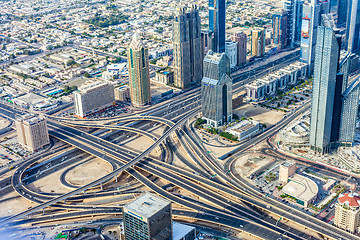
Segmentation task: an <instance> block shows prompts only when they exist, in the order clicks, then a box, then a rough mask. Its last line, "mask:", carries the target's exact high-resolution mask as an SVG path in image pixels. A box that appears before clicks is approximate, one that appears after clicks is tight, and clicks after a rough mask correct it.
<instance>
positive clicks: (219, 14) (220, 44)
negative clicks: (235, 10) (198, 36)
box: [209, 0, 226, 53]
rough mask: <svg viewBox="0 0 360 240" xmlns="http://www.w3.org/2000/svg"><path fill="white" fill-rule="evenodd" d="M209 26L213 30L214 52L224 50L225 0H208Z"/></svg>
mask: <svg viewBox="0 0 360 240" xmlns="http://www.w3.org/2000/svg"><path fill="white" fill-rule="evenodd" d="M209 28H210V30H212V31H213V32H214V44H213V51H214V52H219V53H222V52H225V38H226V1H225V0H209Z"/></svg>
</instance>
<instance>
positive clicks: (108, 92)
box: [74, 80, 115, 118]
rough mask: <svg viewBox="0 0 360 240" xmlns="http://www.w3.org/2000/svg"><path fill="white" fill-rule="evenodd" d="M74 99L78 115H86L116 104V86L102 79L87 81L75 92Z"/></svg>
mask: <svg viewBox="0 0 360 240" xmlns="http://www.w3.org/2000/svg"><path fill="white" fill-rule="evenodd" d="M74 101H75V113H76V115H77V116H79V117H82V118H83V117H86V116H88V115H89V114H91V113H93V112H96V111H99V110H102V109H104V108H105V107H107V106H110V105H113V104H114V101H115V97H114V86H113V85H112V84H111V83H109V82H105V81H100V80H90V81H87V82H86V83H84V84H82V85H81V86H80V87H79V88H78V90H77V91H76V92H74Z"/></svg>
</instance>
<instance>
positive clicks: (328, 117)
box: [310, 26, 340, 154]
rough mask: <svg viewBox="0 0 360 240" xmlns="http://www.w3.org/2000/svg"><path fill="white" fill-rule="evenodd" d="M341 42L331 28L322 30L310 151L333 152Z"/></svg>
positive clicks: (318, 47)
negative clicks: (334, 115) (331, 144)
mask: <svg viewBox="0 0 360 240" xmlns="http://www.w3.org/2000/svg"><path fill="white" fill-rule="evenodd" d="M339 51H340V46H339V39H338V38H337V37H336V36H335V34H334V31H333V29H332V28H330V27H326V26H319V27H318V29H317V44H316V52H315V67H314V81H313V96H312V103H311V118H310V148H311V149H312V150H314V151H315V152H318V153H321V154H323V153H325V152H328V151H329V147H330V142H331V127H332V121H333V110H334V108H333V107H334V98H335V92H336V81H337V72H338V62H339Z"/></svg>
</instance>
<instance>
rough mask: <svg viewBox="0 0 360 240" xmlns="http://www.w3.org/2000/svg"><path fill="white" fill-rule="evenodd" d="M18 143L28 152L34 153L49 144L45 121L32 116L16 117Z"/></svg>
mask: <svg viewBox="0 0 360 240" xmlns="http://www.w3.org/2000/svg"><path fill="white" fill-rule="evenodd" d="M15 125H16V133H17V136H18V142H19V143H20V144H21V145H22V146H24V147H25V148H26V149H28V150H30V151H36V150H38V149H40V148H42V147H44V146H46V145H48V144H49V143H50V140H49V133H48V129H47V125H46V120H45V119H44V118H43V117H38V116H35V115H33V114H26V115H22V116H16V119H15Z"/></svg>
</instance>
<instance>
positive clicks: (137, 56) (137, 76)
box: [127, 32, 151, 106]
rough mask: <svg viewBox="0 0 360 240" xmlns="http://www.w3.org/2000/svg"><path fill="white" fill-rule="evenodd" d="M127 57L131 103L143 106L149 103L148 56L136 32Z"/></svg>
mask: <svg viewBox="0 0 360 240" xmlns="http://www.w3.org/2000/svg"><path fill="white" fill-rule="evenodd" d="M127 55H128V69H129V85H130V97H131V102H132V104H133V105H135V106H143V105H145V104H148V103H150V101H151V92H150V76H149V55H148V49H147V48H146V47H145V45H144V43H143V42H142V40H141V37H140V35H139V33H137V32H136V33H135V34H134V36H133V38H132V41H131V43H130V46H129V48H128V52H127Z"/></svg>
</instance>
